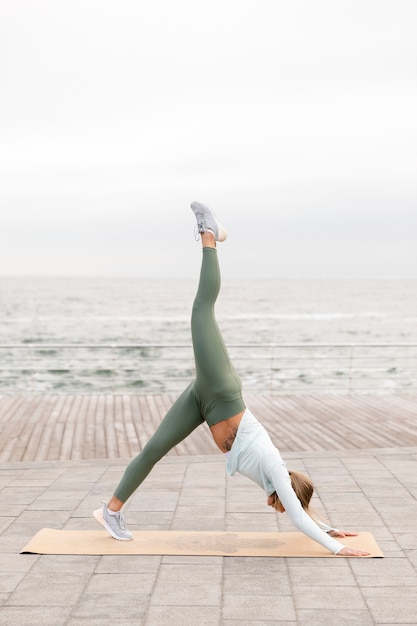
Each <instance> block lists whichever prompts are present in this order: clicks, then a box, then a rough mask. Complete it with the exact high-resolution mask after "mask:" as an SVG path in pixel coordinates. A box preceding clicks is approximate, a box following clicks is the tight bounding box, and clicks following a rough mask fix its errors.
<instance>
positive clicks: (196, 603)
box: [0, 447, 417, 626]
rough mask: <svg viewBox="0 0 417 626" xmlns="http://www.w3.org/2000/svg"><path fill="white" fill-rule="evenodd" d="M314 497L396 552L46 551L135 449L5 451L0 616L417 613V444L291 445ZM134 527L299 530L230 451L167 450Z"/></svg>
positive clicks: (371, 619) (400, 619) (288, 617)
mask: <svg viewBox="0 0 417 626" xmlns="http://www.w3.org/2000/svg"><path fill="white" fill-rule="evenodd" d="M285 457H286V459H287V461H288V466H289V467H290V468H294V469H300V470H302V471H305V472H307V473H309V474H310V475H311V476H312V478H313V480H314V481H315V483H316V486H317V496H316V498H315V506H316V508H317V509H318V510H319V512H321V513H324V515H325V516H326V517H327V519H329V520H330V521H331V522H332V523H333V524H335V525H336V526H339V527H340V528H344V527H346V528H348V529H352V530H367V531H371V532H372V533H373V534H374V535H375V537H376V539H377V541H378V543H379V545H380V546H381V548H382V550H383V551H384V553H385V558H384V559H347V558H342V557H341V558H337V559H318V558H316V559H304V558H276V559H273V558H233V557H227V558H223V557H204V558H200V557H159V556H152V557H149V556H134V557H126V556H103V557H91V556H88V557H86V556H81V557H80V556H39V555H28V554H26V555H21V554H19V551H20V550H21V549H22V548H23V547H24V546H25V544H26V543H27V541H28V540H29V539H30V538H31V537H32V536H33V534H34V533H36V532H37V531H38V530H39V529H41V528H43V527H45V526H49V527H54V528H66V529H90V530H91V529H95V528H96V527H97V526H96V522H95V521H94V520H93V519H92V518H91V511H92V510H93V509H94V508H96V507H97V505H98V503H99V502H100V500H102V499H103V498H107V497H108V496H109V494H110V493H111V492H112V489H113V487H114V486H115V484H116V482H117V481H118V479H119V477H120V475H121V473H122V471H123V469H124V466H125V461H123V460H119V459H118V460H115V461H107V460H94V461H84V460H79V461H54V462H52V461H50V462H30V463H6V464H2V465H0V488H1V494H2V507H1V510H0V555H1V556H0V625H1V626H3V625H7V626H14V625H16V626H25V625H26V624H27V625H30V626H34V625H38V624H39V625H42V626H48V625H51V626H61V625H62V626H64V625H65V626H78V625H81V624H82V625H84V624H88V625H89V626H108V624H112V623H118V624H121V625H123V626H129V625H132V626H133V625H135V626H141V625H143V626H164V625H169V626H176V625H178V626H187V625H193V626H195V625H197V626H206V625H207V626H217V625H223V626H237V624H239V626H249V625H250V626H261V625H271V624H279V625H290V624H291V625H296V624H297V625H306V626H315V625H316V624H317V625H320V626H327V625H328V626H335V625H336V624H337V625H338V626H340V625H343V624H356V625H360V626H367V625H371V624H386V625H390V624H391V625H392V624H403V625H405V624H416V623H417V600H416V598H417V548H416V526H417V448H415V447H409V448H407V447H404V448H391V449H368V450H349V451H343V450H337V451H335V452H332V451H326V452H323V451H320V452H302V453H296V452H289V453H287V454H286V455H285ZM126 516H127V518H128V522H129V526H130V527H131V528H132V529H133V530H139V529H141V528H143V529H149V530H151V529H163V530H167V529H172V530H186V529H199V530H211V529H219V530H237V531H238V530H246V531H247V530H264V531H274V530H277V529H278V530H282V531H289V530H294V528H292V527H291V525H290V523H289V521H288V519H287V518H286V516H285V515H277V514H275V513H274V512H273V511H272V510H271V509H269V508H267V507H266V505H265V497H264V494H263V493H262V491H261V490H260V489H259V488H258V487H257V486H256V485H254V484H253V483H251V482H250V481H248V480H247V479H244V478H243V477H240V476H235V477H233V478H229V477H226V475H225V469H224V460H223V458H222V455H221V454H216V455H204V456H192V457H187V456H182V457H179V456H177V457H166V458H165V459H164V460H163V461H162V462H161V463H160V464H159V465H158V466H157V467H156V468H155V469H154V471H153V472H152V473H151V475H150V476H149V477H148V479H147V481H145V483H144V485H143V486H142V487H141V489H140V490H139V491H138V492H137V493H136V494H135V496H134V498H132V500H131V502H130V504H129V506H128V510H127V513H126Z"/></svg>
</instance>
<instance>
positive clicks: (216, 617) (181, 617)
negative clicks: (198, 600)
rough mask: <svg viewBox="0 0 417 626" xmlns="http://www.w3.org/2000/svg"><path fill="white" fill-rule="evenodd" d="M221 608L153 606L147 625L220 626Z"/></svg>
mask: <svg viewBox="0 0 417 626" xmlns="http://www.w3.org/2000/svg"><path fill="white" fill-rule="evenodd" d="M222 623H223V622H221V618H220V609H218V608H215V607H212V606H211V607H197V606H180V607H176V606H151V607H149V611H148V615H147V620H146V626H173V624H178V625H180V624H181V626H219V625H220V624H222Z"/></svg>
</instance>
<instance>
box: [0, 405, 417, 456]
mask: <svg viewBox="0 0 417 626" xmlns="http://www.w3.org/2000/svg"><path fill="white" fill-rule="evenodd" d="M174 400H175V396H170V395H139V394H137V395H115V396H104V395H89V396H85V395H82V396H81V395H80V396H77V395H47V396H0V462H3V463H5V462H20V461H56V460H76V459H102V458H106V459H112V458H126V459H127V458H130V457H132V456H134V455H135V454H137V452H138V451H139V450H141V448H142V447H143V446H144V444H145V443H146V441H147V440H148V439H149V438H150V436H151V435H152V433H153V432H154V430H155V429H156V427H157V426H158V424H159V422H160V421H161V419H162V417H163V416H164V414H165V412H166V411H167V409H168V408H169V407H170V406H171V404H172V402H173V401H174ZM246 402H247V404H248V406H249V407H250V408H251V410H252V411H253V413H254V414H255V415H256V416H257V417H258V419H259V420H260V421H261V422H262V423H263V424H264V425H265V426H266V428H267V429H268V431H269V432H270V434H271V437H272V439H273V441H274V442H275V443H276V445H277V446H278V447H279V448H280V450H281V451H282V452H288V451H296V452H298V451H310V450H312V451H314V450H315V451H320V450H346V449H360V448H362V449H365V448H395V447H405V446H406V447H408V446H417V394H408V395H356V396H348V395H330V394H328V395H324V394H322V395H288V396H283V395H261V394H246ZM214 452H218V449H217V448H216V446H215V445H214V443H213V441H212V439H211V436H210V432H209V429H208V428H207V426H206V425H205V424H204V425H203V426H202V427H200V428H198V429H197V430H196V431H194V433H192V435H191V436H190V437H189V438H188V439H187V440H185V441H184V442H182V443H181V444H180V445H178V446H177V447H176V448H174V449H173V450H172V451H171V453H170V454H177V455H184V454H189V455H195V454H212V453H214Z"/></svg>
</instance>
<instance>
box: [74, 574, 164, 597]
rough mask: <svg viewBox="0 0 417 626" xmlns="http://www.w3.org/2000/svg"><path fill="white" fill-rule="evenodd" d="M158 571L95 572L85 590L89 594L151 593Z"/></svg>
mask: <svg viewBox="0 0 417 626" xmlns="http://www.w3.org/2000/svg"><path fill="white" fill-rule="evenodd" d="M156 575H157V573H156V572H154V573H153V574H151V573H150V572H148V573H146V574H139V573H137V572H135V573H133V574H125V573H123V570H122V572H120V573H119V572H113V573H106V574H97V573H96V574H95V575H94V576H93V577H92V578H91V579H90V580H89V581H88V582H87V585H86V588H85V592H86V593H87V594H89V595H92V594H95V593H98V594H103V593H109V594H113V595H114V594H118V593H135V592H137V593H141V594H150V593H151V591H152V588H153V586H154V583H155V578H156Z"/></svg>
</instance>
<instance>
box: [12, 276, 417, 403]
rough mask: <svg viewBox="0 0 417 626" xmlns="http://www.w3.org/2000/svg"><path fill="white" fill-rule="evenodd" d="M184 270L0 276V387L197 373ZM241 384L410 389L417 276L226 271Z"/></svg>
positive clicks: (147, 381) (119, 382)
mask: <svg viewBox="0 0 417 626" xmlns="http://www.w3.org/2000/svg"><path fill="white" fill-rule="evenodd" d="M195 287H196V285H195V281H193V280H190V279H175V280H174V279H170V280H167V279H145V278H127V277H126V278H78V277H77V278H68V277H65V278H55V277H54V278H50V277H49V278H45V277H44V278H43V277H37V278H33V277H30V278H29V277H10V278H1V279H0V357H1V366H0V393H2V394H25V393H35V394H36V393H80V394H83V393H100V394H102V393H138V392H139V393H140V392H143V393H171V392H172V393H177V392H178V391H180V390H181V389H182V388H183V387H185V386H186V385H187V384H188V383H189V382H190V381H191V380H192V378H193V375H194V366H193V354H192V347H191V334H190V313H191V307H192V302H193V298H194V292H195ZM216 315H217V320H218V323H219V326H220V328H221V330H222V333H223V337H224V340H225V342H226V344H227V346H228V348H229V351H230V354H231V356H232V359H233V362H234V364H235V366H236V369H237V370H238V372H239V374H240V376H241V378H242V381H243V385H244V388H245V387H246V388H247V389H249V390H256V391H259V392H262V391H274V392H277V393H302V392H308V393H313V392H317V391H330V392H331V391H335V392H352V391H353V392H355V391H358V392H364V391H372V392H386V391H390V392H391V391H395V392H397V391H411V390H415V389H416V388H417V375H416V370H417V279H411V278H409V279H406V278H401V279H400V278H398V279H395V278H361V279H358V278H351V279H349V278H316V279H311V278H308V279H307V278H305V279H303V278H274V279H271V278H262V277H259V278H258V279H256V280H254V279H253V278H251V279H250V280H245V279H244V278H242V279H233V280H232V279H230V278H228V279H226V280H225V279H223V283H222V291H221V294H220V296H219V299H218V302H217V305H216Z"/></svg>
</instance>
